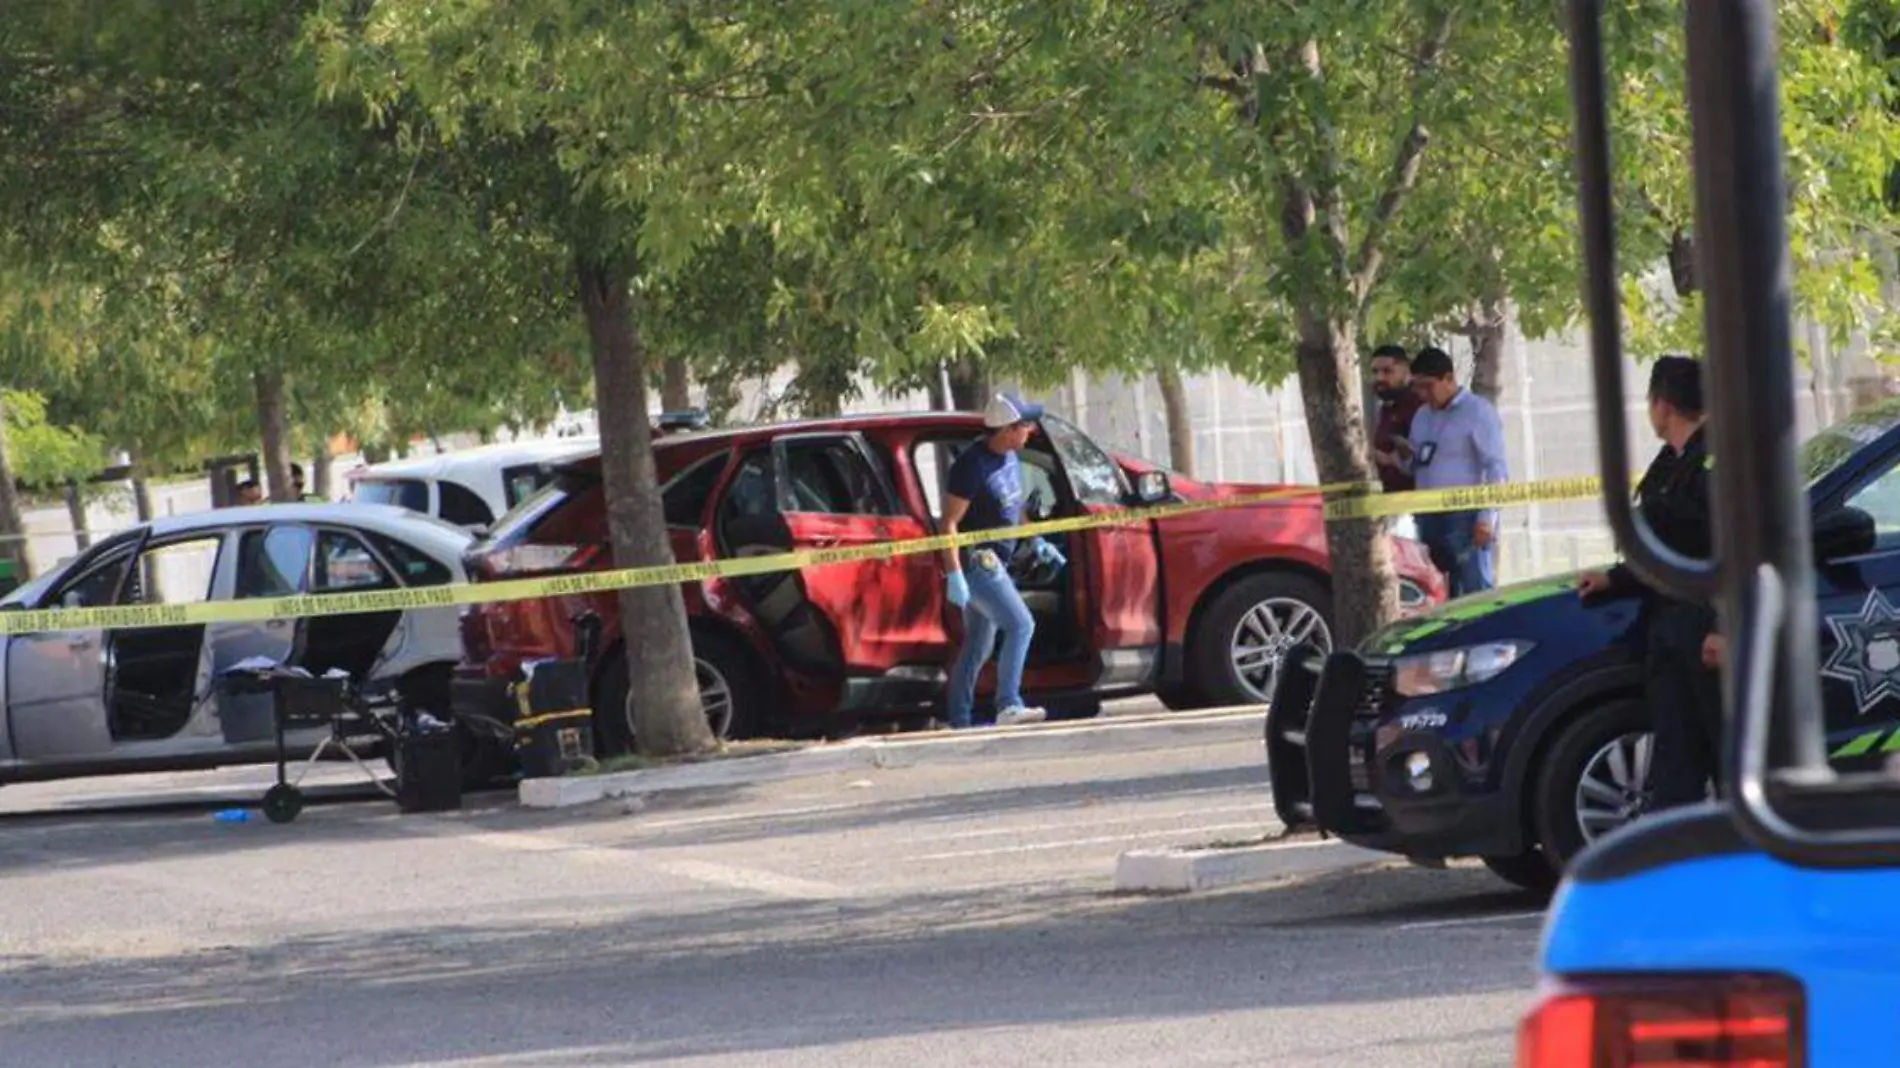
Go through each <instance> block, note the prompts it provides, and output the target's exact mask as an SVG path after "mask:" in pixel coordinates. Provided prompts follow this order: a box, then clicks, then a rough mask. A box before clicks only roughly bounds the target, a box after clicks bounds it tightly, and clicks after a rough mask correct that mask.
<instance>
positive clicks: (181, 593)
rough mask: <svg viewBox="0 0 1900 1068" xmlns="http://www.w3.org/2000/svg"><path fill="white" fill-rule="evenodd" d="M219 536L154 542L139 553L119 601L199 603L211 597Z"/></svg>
mask: <svg viewBox="0 0 1900 1068" xmlns="http://www.w3.org/2000/svg"><path fill="white" fill-rule="evenodd" d="M223 544H224V538H223V536H222V535H217V534H213V535H210V536H207V537H200V538H193V539H191V540H190V541H176V542H172V543H170V544H168V545H156V546H153V547H151V548H148V549H146V550H145V551H144V552H143V553H140V554H139V566H138V567H136V568H134V569H133V571H132V577H131V581H130V582H128V583H127V584H126V588H125V592H124V593H123V594H122V595H121V596H120V598H119V601H120V603H121V604H203V603H204V602H206V601H209V600H210V599H211V582H212V580H213V579H214V578H215V577H216V576H217V567H218V548H219V547H220V546H221V545H223Z"/></svg>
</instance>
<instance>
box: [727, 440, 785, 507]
mask: <svg viewBox="0 0 1900 1068" xmlns="http://www.w3.org/2000/svg"><path fill="white" fill-rule="evenodd" d="M719 511H720V518H721V520H722V521H724V522H732V521H734V520H742V519H757V518H760V517H762V516H768V515H774V514H776V513H777V512H778V502H777V501H775V500H773V499H772V454H771V453H770V452H769V451H767V450H765V449H760V450H758V451H757V452H754V453H752V454H751V455H749V456H747V457H746V458H745V460H744V461H742V462H741V463H740V464H739V470H738V472H737V473H736V474H734V475H733V476H732V485H730V486H728V487H727V488H726V499H725V502H724V503H723V504H721V505H720V509H719Z"/></svg>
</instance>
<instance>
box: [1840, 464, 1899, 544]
mask: <svg viewBox="0 0 1900 1068" xmlns="http://www.w3.org/2000/svg"><path fill="white" fill-rule="evenodd" d="M1847 504H1848V507H1850V508H1858V509H1860V510H1861V511H1863V512H1866V513H1867V514H1868V515H1870V516H1872V517H1873V520H1874V531H1875V532H1876V534H1877V535H1878V536H1879V544H1880V547H1881V548H1883V549H1887V548H1892V547H1893V546H1894V544H1895V543H1897V542H1900V467H1889V468H1887V469H1886V470H1885V471H1882V472H1881V473H1880V474H1879V475H1878V476H1877V477H1875V478H1874V479H1873V481H1871V482H1868V483H1867V484H1865V485H1863V486H1861V488H1859V489H1857V490H1855V491H1854V493H1853V495H1852V496H1850V497H1848V498H1847Z"/></svg>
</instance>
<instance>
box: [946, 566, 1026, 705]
mask: <svg viewBox="0 0 1900 1068" xmlns="http://www.w3.org/2000/svg"><path fill="white" fill-rule="evenodd" d="M963 577H964V579H965V581H967V582H969V584H970V603H969V604H967V605H965V606H964V607H963V648H961V649H959V650H957V661H956V663H955V664H954V665H952V666H951V668H950V707H949V710H948V715H949V721H950V726H952V727H955V728H963V727H968V726H969V725H970V718H971V713H972V712H973V711H974V709H975V708H976V677H977V676H978V675H980V674H982V672H983V665H984V664H986V663H988V662H989V659H990V653H992V652H993V651H995V649H996V633H997V631H999V630H1000V631H1002V633H1003V655H1002V658H1001V659H1000V660H998V661H997V664H996V707H997V709H998V710H1001V709H1005V708H1014V707H1017V706H1020V705H1021V704H1022V703H1023V665H1024V664H1025V663H1027V662H1028V660H1029V639H1030V638H1032V637H1034V636H1035V633H1036V620H1035V618H1034V617H1032V616H1031V615H1030V614H1029V606H1028V605H1026V604H1024V603H1023V595H1022V594H1020V593H1018V592H1016V584H1015V583H1014V582H1012V581H1010V577H1009V570H1008V569H1007V568H1006V567H1004V566H1003V563H1002V562H1001V561H1000V560H998V559H997V558H996V554H995V553H992V552H988V551H986V550H981V549H979V550H977V551H976V552H973V553H970V554H969V555H968V556H966V557H965V558H964V561H963Z"/></svg>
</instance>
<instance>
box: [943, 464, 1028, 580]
mask: <svg viewBox="0 0 1900 1068" xmlns="http://www.w3.org/2000/svg"><path fill="white" fill-rule="evenodd" d="M947 487H948V489H949V491H950V492H951V494H953V495H955V496H958V497H961V498H963V499H964V500H966V501H969V502H970V510H969V511H968V512H965V513H964V516H963V522H962V523H961V524H960V525H959V527H958V529H960V530H966V531H976V530H998V529H1002V528H1006V527H1014V526H1019V525H1021V523H1022V521H1023V464H1022V461H1021V460H1019V459H1017V457H1016V454H1015V453H1013V452H1005V453H999V452H997V451H996V450H995V449H992V448H990V447H989V445H988V443H986V442H981V441H979V442H977V443H976V444H974V445H971V446H970V447H969V448H967V449H964V450H963V455H961V456H959V457H957V462H956V463H954V464H951V465H950V478H949V480H948V484H947ZM986 544H987V545H988V546H989V547H990V548H993V549H995V550H996V551H997V553H998V554H999V555H1000V556H1002V557H1003V559H1004V560H1008V559H1009V557H1010V554H1011V553H1013V552H1015V551H1016V541H1015V539H1013V538H1010V539H1004V540H999V541H994V542H988V543H986Z"/></svg>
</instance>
